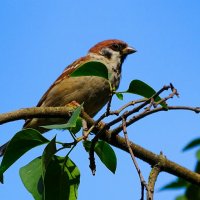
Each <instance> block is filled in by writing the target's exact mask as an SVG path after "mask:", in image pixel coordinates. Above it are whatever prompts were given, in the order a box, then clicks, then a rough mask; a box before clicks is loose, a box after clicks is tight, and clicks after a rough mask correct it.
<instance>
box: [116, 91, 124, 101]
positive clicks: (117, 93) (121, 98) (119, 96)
mask: <svg viewBox="0 0 200 200" xmlns="http://www.w3.org/2000/svg"><path fill="white" fill-rule="evenodd" d="M115 94H116V96H117V98H118V99H119V100H123V98H124V96H123V94H122V93H120V92H116V93H115Z"/></svg>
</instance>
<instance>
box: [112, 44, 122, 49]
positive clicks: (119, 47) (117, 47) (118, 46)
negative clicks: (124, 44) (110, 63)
mask: <svg viewBox="0 0 200 200" xmlns="http://www.w3.org/2000/svg"><path fill="white" fill-rule="evenodd" d="M111 48H112V49H113V50H114V51H120V50H121V46H120V45H119V44H116V43H114V44H112V46H111Z"/></svg>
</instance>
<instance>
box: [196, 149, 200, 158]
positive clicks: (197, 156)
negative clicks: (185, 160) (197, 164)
mask: <svg viewBox="0 0 200 200" xmlns="http://www.w3.org/2000/svg"><path fill="white" fill-rule="evenodd" d="M196 158H197V160H198V161H200V149H198V150H197V152H196Z"/></svg>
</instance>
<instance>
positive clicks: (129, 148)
mask: <svg viewBox="0 0 200 200" xmlns="http://www.w3.org/2000/svg"><path fill="white" fill-rule="evenodd" d="M122 126H123V132H124V138H125V141H126V144H127V148H128V151H129V153H130V155H131V158H132V161H133V164H134V165H135V168H136V170H137V173H138V175H139V178H140V182H141V191H142V196H141V200H143V199H144V192H143V191H144V188H145V189H146V190H147V192H148V185H147V183H146V181H145V180H144V177H143V175H142V172H141V170H140V168H139V165H138V163H137V160H136V158H135V155H134V153H133V151H132V149H131V146H130V142H129V139H128V134H127V130H126V119H125V118H122Z"/></svg>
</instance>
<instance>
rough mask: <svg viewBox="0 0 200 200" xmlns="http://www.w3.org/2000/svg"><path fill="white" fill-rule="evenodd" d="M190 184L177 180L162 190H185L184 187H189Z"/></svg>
mask: <svg viewBox="0 0 200 200" xmlns="http://www.w3.org/2000/svg"><path fill="white" fill-rule="evenodd" d="M188 184H189V183H188V182H187V181H185V180H183V179H181V178H177V179H176V180H175V181H173V182H171V183H169V184H167V185H165V186H164V187H162V188H161V190H166V189H177V188H183V187H186V186H188Z"/></svg>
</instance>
